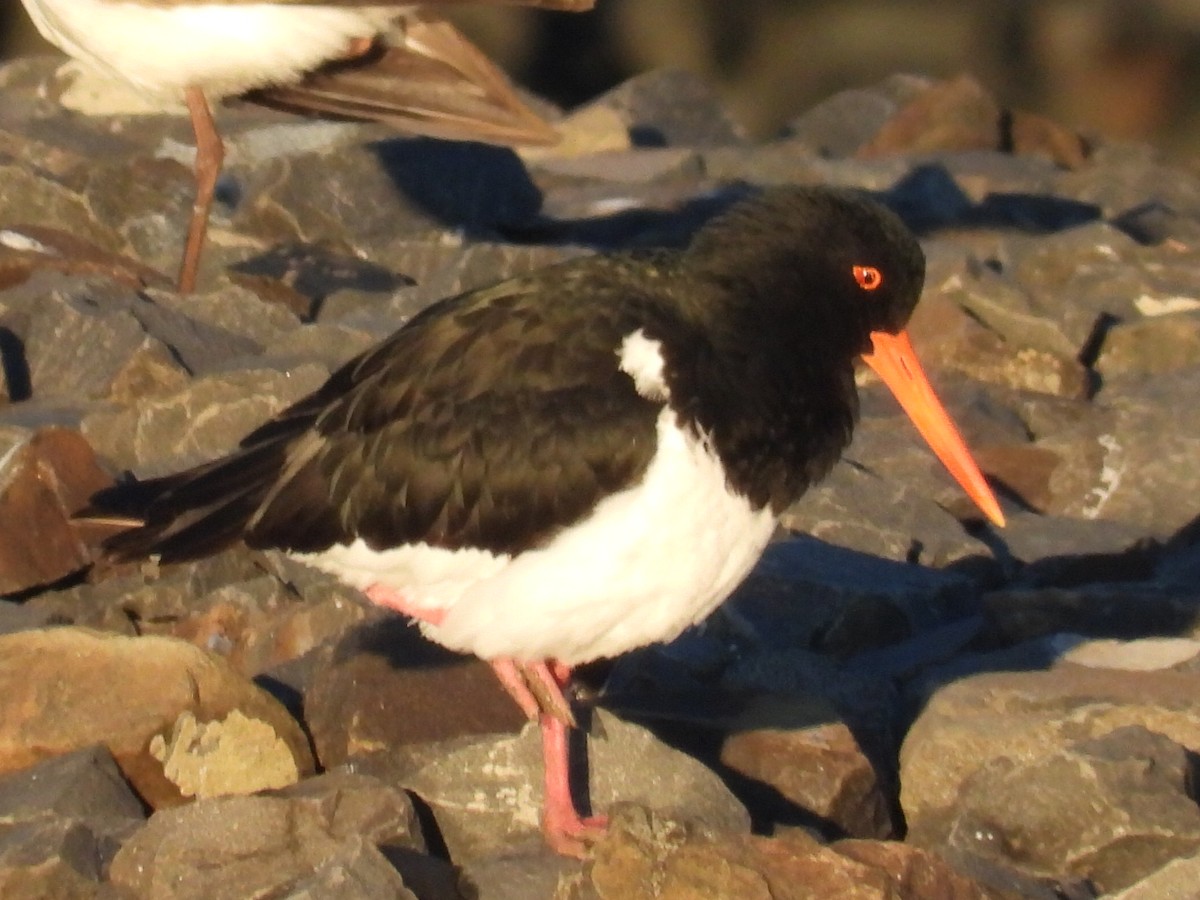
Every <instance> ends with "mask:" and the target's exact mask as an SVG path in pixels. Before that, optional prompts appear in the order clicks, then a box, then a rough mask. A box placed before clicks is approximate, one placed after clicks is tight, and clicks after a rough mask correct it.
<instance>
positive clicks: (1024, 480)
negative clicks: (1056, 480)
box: [971, 444, 1062, 511]
mask: <svg viewBox="0 0 1200 900" xmlns="http://www.w3.org/2000/svg"><path fill="white" fill-rule="evenodd" d="M971 455H972V456H974V457H975V462H977V463H978V464H979V467H980V468H981V469H982V470H983V471H984V473H985V474H986V475H987V476H988V477H989V478H991V479H992V480H993V481H994V482H995V483H997V484H1000V485H1003V486H1004V488H1005V489H1006V490H1008V491H1010V492H1012V493H1013V494H1016V495H1017V496H1018V497H1020V498H1021V500H1022V501H1023V502H1024V503H1026V504H1027V505H1028V506H1029V507H1030V508H1031V509H1034V510H1039V511H1040V510H1043V509H1045V508H1046V507H1047V506H1048V505H1049V504H1050V502H1051V500H1053V498H1054V494H1053V492H1052V491H1051V489H1050V479H1051V477H1052V476H1053V475H1054V471H1055V469H1057V468H1058V466H1059V465H1060V464H1061V463H1062V460H1061V459H1060V458H1059V456H1058V454H1057V453H1054V452H1053V451H1051V450H1047V449H1045V448H1043V447H1036V446H1034V445H1033V444H1003V445H992V446H987V445H982V446H980V445H976V446H974V447H972V448H971Z"/></svg>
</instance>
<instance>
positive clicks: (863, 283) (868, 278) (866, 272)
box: [853, 266, 883, 291]
mask: <svg viewBox="0 0 1200 900" xmlns="http://www.w3.org/2000/svg"><path fill="white" fill-rule="evenodd" d="M853 272H854V280H855V281H857V282H858V286H859V287H860V288H862V289H863V290H864V291H873V290H875V289H876V288H878V287H879V286H880V285H881V284H883V273H882V272H880V271H879V270H878V269H877V268H875V267H874V266H855V267H854V269H853Z"/></svg>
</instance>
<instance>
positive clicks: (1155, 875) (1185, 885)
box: [1108, 853, 1200, 900]
mask: <svg viewBox="0 0 1200 900" xmlns="http://www.w3.org/2000/svg"><path fill="white" fill-rule="evenodd" d="M1197 884H1200V853H1198V854H1194V855H1192V856H1186V857H1179V858H1177V859H1173V860H1171V861H1170V862H1169V863H1167V864H1166V865H1165V866H1163V867H1162V868H1161V869H1157V870H1156V871H1154V872H1151V873H1150V874H1149V875H1147V876H1145V877H1144V878H1141V879H1139V880H1138V881H1137V882H1135V883H1134V884H1131V885H1129V886H1128V887H1126V888H1125V889H1124V890H1120V891H1115V892H1113V893H1111V894H1109V895H1108V896H1109V900H1175V898H1179V900H1187V898H1189V897H1193V896H1195V893H1196V885H1197Z"/></svg>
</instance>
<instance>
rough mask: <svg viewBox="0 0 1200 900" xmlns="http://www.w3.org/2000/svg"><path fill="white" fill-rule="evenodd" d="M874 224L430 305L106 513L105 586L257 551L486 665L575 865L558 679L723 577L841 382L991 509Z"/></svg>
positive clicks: (794, 467) (892, 248)
mask: <svg viewBox="0 0 1200 900" xmlns="http://www.w3.org/2000/svg"><path fill="white" fill-rule="evenodd" d="M923 276H924V259H923V256H922V253H921V250H920V247H919V246H918V244H917V241H916V240H915V239H914V238H913V236H912V235H911V234H910V233H909V232H908V231H907V230H906V229H905V227H904V226H903V225H902V224H901V222H900V221H899V219H897V218H896V217H895V216H894V215H893V214H892V213H890V212H889V211H887V210H886V209H884V208H883V207H881V206H880V205H878V204H876V203H875V202H873V201H871V200H868V199H866V198H865V197H863V196H861V195H859V194H856V193H852V192H849V191H844V190H835V189H825V188H784V189H775V190H770V191H767V192H765V193H762V194H761V195H759V196H757V197H755V198H752V199H750V200H747V201H744V202H742V203H741V204H739V205H738V206H735V207H734V208H732V209H731V210H729V211H728V212H726V213H724V214H723V215H721V216H719V217H717V218H716V219H714V220H713V221H711V222H710V223H709V224H708V225H707V226H706V227H705V228H703V229H702V230H701V231H700V232H699V233H698V235H697V236H696V238H695V239H694V240H693V242H692V243H691V245H690V247H689V248H688V249H686V250H684V251H659V252H651V253H642V254H625V255H608V256H594V257H590V258H582V259H573V260H570V261H568V262H564V263H561V264H559V265H555V266H552V267H549V268H546V269H543V270H541V271H538V272H535V273H533V274H530V275H524V276H521V277H518V278H512V279H510V280H507V281H502V282H500V283H498V284H495V285H492V286H491V287H485V288H482V289H479V290H474V291H470V292H468V293H465V294H462V295H459V296H457V297H453V298H451V299H447V300H443V301H441V302H439V303H437V304H435V305H433V306H431V307H429V308H428V309H426V310H425V311H424V312H422V313H421V314H419V315H417V316H416V317H414V318H413V319H412V320H410V321H409V322H408V323H407V324H406V325H405V326H404V327H403V328H401V329H400V330H399V331H397V332H396V333H395V334H393V335H392V336H391V337H389V338H387V339H386V340H385V341H383V342H382V343H381V344H379V345H378V346H376V347H375V348H374V349H372V350H369V351H368V352H366V353H364V354H362V355H361V356H359V357H357V358H356V359H353V360H351V361H350V362H348V363H347V364H346V365H345V366H343V367H342V368H341V369H340V370H338V371H337V372H336V373H334V374H333V376H332V377H330V379H329V380H328V382H327V383H326V384H325V385H324V386H323V387H322V388H320V389H319V390H317V391H316V392H315V393H313V394H312V395H310V396H309V397H307V398H305V399H303V400H301V401H300V402H298V403H296V404H295V405H294V406H292V407H291V408H290V409H287V410H286V411H284V412H282V413H281V414H280V415H278V416H277V417H275V418H274V419H272V420H271V421H269V422H268V423H266V424H265V425H263V426H261V427H260V428H258V429H257V430H255V431H254V432H252V433H251V434H250V435H249V436H247V437H246V438H245V440H244V441H242V443H241V445H240V448H239V449H237V450H236V451H234V452H233V453H231V454H230V455H229V456H227V457H225V458H222V459H218V460H216V461H214V462H211V463H208V464H206V465H202V466H199V467H197V468H194V469H191V470H189V471H186V472H181V473H179V474H176V475H171V476H168V477H165V478H159V479H155V480H151V481H145V482H141V483H133V484H129V485H126V486H123V487H117V488H114V489H111V490H110V491H108V492H106V493H104V494H101V495H98V496H97V497H96V498H94V500H93V506H92V508H91V510H90V511H89V514H90V515H93V516H94V515H99V514H102V513H104V512H105V511H106V510H107V511H117V512H125V513H128V512H130V511H131V510H132V511H133V514H134V518H133V519H132V520H131V521H130V523H129V524H132V525H135V526H136V527H132V528H131V529H130V530H127V531H124V532H122V533H120V534H118V535H116V536H114V537H112V538H111V539H110V540H109V541H108V542H107V545H106V551H107V553H108V555H109V556H110V557H111V558H113V559H115V560H132V559H137V558H142V557H146V556H152V555H154V556H157V557H159V558H160V560H161V561H162V562H164V563H167V562H174V561H178V560H187V559H193V558H196V557H200V556H203V555H206V554H210V553H214V552H216V551H219V550H221V549H222V548H225V547H227V546H229V545H231V544H233V543H234V542H236V541H245V542H246V543H247V544H249V545H250V546H251V547H257V548H277V549H279V550H282V551H283V552H285V553H287V554H289V555H291V556H293V557H295V558H297V559H300V560H303V561H305V562H307V563H310V564H311V565H313V566H315V567H317V568H319V569H323V570H325V571H327V572H331V573H333V574H334V575H336V576H337V577H338V578H340V579H342V580H343V581H345V582H346V583H348V584H350V585H353V586H354V587H356V588H359V589H361V590H362V591H363V592H364V593H365V594H366V595H367V596H368V597H369V598H370V599H371V600H373V601H374V602H375V603H378V604H381V605H383V606H386V607H390V608H392V609H395V610H398V611H400V612H403V613H405V614H407V615H410V616H412V617H414V618H415V619H417V620H418V621H419V622H420V626H421V628H422V630H423V631H424V633H425V634H426V635H427V636H428V637H429V638H431V639H432V640H434V641H436V642H438V643H440V644H443V645H445V646H446V647H449V648H451V649H454V650H458V651H462V652H464V653H473V654H476V655H477V656H480V657H482V658H483V659H485V660H488V661H489V662H490V663H491V665H492V666H493V668H494V669H495V670H496V673H497V674H498V675H499V677H500V679H501V681H502V683H503V684H504V685H505V687H506V688H507V689H508V691H509V693H510V694H511V695H512V696H513V697H514V699H515V700H516V701H517V702H518V703H519V704H520V705H521V707H522V708H523V709H524V710H525V711H526V712H527V713H528V714H529V715H530V716H531V717H540V721H541V725H542V734H543V748H544V756H545V769H546V773H545V784H546V795H545V796H546V800H545V809H544V813H543V830H544V832H545V834H546V836H547V838H548V840H549V842H550V844H551V845H552V846H553V847H555V849H557V850H559V851H561V852H565V853H580V852H582V850H583V848H584V845H585V843H586V841H587V839H588V838H589V836H590V835H591V833H592V832H594V831H595V830H597V829H599V828H601V827H602V826H603V820H602V819H601V818H584V817H581V816H580V815H579V814H578V812H577V811H576V809H575V807H574V804H573V803H572V800H571V796H570V791H569V788H568V782H567V758H566V753H567V751H566V737H567V728H568V727H570V724H571V722H572V720H571V716H570V709H569V704H568V703H567V701H566V699H565V698H564V696H563V693H562V688H563V687H564V685H565V683H566V679H567V677H568V675H569V673H570V669H571V667H572V666H575V665H577V664H579V663H583V662H587V661H589V660H594V659H597V658H600V657H611V656H614V655H616V654H620V653H623V652H625V651H627V650H630V649H633V648H635V647H641V646H643V645H646V644H649V643H652V642H656V641H666V640H670V639H671V638H673V637H675V636H676V635H678V634H679V633H680V632H681V631H682V630H683V629H685V628H687V627H688V626H689V625H692V624H694V623H697V622H699V621H701V620H702V619H704V618H705V617H706V616H707V615H708V614H709V613H711V612H712V611H713V610H714V609H715V608H716V607H717V605H718V604H720V603H721V602H722V601H723V600H724V599H725V598H726V597H727V596H728V595H729V594H730V593H731V592H732V591H733V589H734V588H735V587H736V586H737V585H738V583H739V582H740V581H741V580H742V579H743V578H744V577H745V576H746V574H747V573H748V572H749V571H750V569H751V567H752V566H753V565H754V564H755V561H756V560H757V559H758V558H759V555H760V554H761V553H762V551H763V549H764V547H765V546H766V545H767V542H768V540H769V539H770V537H771V535H772V532H773V531H774V529H775V525H776V520H777V517H778V516H779V514H780V513H782V512H783V511H784V510H785V509H786V508H787V507H788V506H789V505H790V504H792V503H793V502H794V501H795V500H796V499H797V498H799V497H800V496H801V495H802V494H803V493H804V492H805V490H806V489H807V488H808V487H809V486H810V485H811V484H813V483H814V482H816V481H817V480H818V479H820V478H821V477H822V476H824V475H825V474H826V473H827V472H828V471H829V469H830V467H831V466H832V465H833V464H834V462H835V461H836V460H837V459H838V456H839V455H840V453H841V452H842V450H843V449H844V448H845V446H846V444H847V443H848V442H849V440H850V435H851V431H852V429H853V427H854V423H855V418H856V413H857V405H858V401H857V395H856V392H855V386H854V363H855V360H856V359H858V358H860V357H861V358H863V359H864V360H865V361H866V362H867V363H868V364H869V365H870V366H872V367H873V368H874V369H875V371H876V372H878V373H879V375H880V376H881V377H882V379H883V380H884V381H885V382H886V383H887V384H888V385H889V386H890V387H891V389H892V391H893V392H894V393H895V394H896V396H897V398H898V399H899V401H900V403H901V404H902V405H903V406H904V408H905V409H906V410H907V411H908V413H909V414H910V416H911V417H912V419H913V421H914V422H915V423H916V425H917V428H918V429H919V430H920V431H921V433H922V434H923V435H924V436H925V438H926V439H927V440H928V442H929V443H930V445H931V446H932V448H933V449H934V451H935V452H936V453H937V454H938V455H939V457H940V458H941V459H942V460H943V461H944V462H945V464H946V465H947V467H948V468H949V470H950V472H951V473H952V474H953V475H954V477H955V478H956V479H957V480H958V481H959V482H960V483H961V484H962V486H963V487H964V489H965V490H966V491H967V492H968V493H969V494H970V496H971V497H972V498H974V500H975V501H976V503H977V504H978V505H979V506H980V508H981V509H982V510H983V511H984V513H985V514H986V515H987V516H988V517H989V518H990V519H991V520H992V521H994V522H996V523H998V524H1002V523H1003V517H1002V514H1001V512H1000V509H999V506H998V505H997V503H996V500H995V498H994V497H993V495H992V493H991V491H990V490H989V488H988V486H987V484H986V482H985V481H984V478H983V476H982V475H981V474H980V472H979V470H978V469H977V467H976V466H975V464H974V462H973V461H972V459H971V456H970V454H969V453H968V451H967V449H966V447H965V446H964V444H963V442H962V440H961V438H960V437H959V435H958V432H957V431H956V430H955V428H954V426H953V424H952V423H951V421H950V419H949V418H948V416H947V415H946V413H945V411H944V410H943V408H942V406H941V405H940V404H939V403H938V401H937V399H936V398H935V397H934V394H933V392H932V390H931V389H930V387H929V384H928V382H927V381H926V379H925V376H924V375H923V373H922V370H921V367H920V365H919V363H918V362H917V358H916V356H915V355H914V354H913V352H912V348H911V345H910V344H909V342H908V339H907V337H906V334H905V331H904V327H905V323H906V322H907V321H908V318H909V315H910V313H911V312H912V310H913V307H914V305H915V304H916V302H917V299H918V297H919V295H920V292H921V285H922V280H923Z"/></svg>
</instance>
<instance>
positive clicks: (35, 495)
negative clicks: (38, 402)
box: [0, 428, 112, 594]
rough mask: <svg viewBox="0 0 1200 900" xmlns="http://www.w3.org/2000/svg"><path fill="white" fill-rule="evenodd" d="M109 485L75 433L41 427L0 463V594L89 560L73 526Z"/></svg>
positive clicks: (56, 575)
mask: <svg viewBox="0 0 1200 900" xmlns="http://www.w3.org/2000/svg"><path fill="white" fill-rule="evenodd" d="M111 483H112V477H111V476H110V475H108V474H107V473H106V472H105V471H104V470H103V469H101V468H100V466H99V464H98V463H97V462H96V458H95V455H94V454H93V453H92V448H91V447H90V446H89V445H88V443H87V441H85V440H84V439H83V438H82V437H81V436H80V435H79V433H78V432H75V431H71V430H68V429H65V428H43V429H41V430H39V431H36V432H34V434H33V435H32V436H30V437H29V438H28V439H26V440H24V441H22V442H20V443H18V444H17V445H16V446H14V447H12V448H10V449H8V450H7V452H5V453H4V455H3V458H2V461H0V594H7V593H13V592H15V591H21V590H26V589H28V588H31V587H34V586H36V585H42V584H48V583H50V582H53V581H57V580H58V579H60V578H63V577H64V576H66V575H69V574H71V573H72V572H76V571H78V570H79V569H81V568H83V567H84V566H86V565H87V564H88V563H89V562H90V561H91V554H90V552H89V551H88V548H87V546H86V544H85V543H84V535H83V534H82V533H81V532H80V531H79V530H78V529H77V528H76V526H75V525H73V524H72V522H71V518H70V517H71V514H72V513H73V512H74V511H75V510H78V509H79V508H80V507H81V506H83V504H84V503H85V502H86V500H87V498H88V497H90V496H91V495H92V494H93V493H94V492H95V491H97V490H99V489H100V488H102V487H106V486H107V485H109V484H111Z"/></svg>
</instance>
